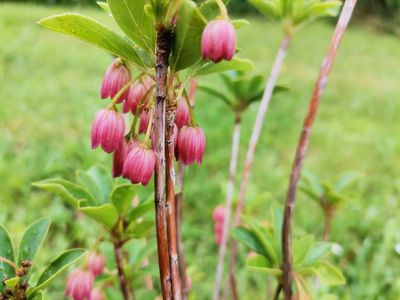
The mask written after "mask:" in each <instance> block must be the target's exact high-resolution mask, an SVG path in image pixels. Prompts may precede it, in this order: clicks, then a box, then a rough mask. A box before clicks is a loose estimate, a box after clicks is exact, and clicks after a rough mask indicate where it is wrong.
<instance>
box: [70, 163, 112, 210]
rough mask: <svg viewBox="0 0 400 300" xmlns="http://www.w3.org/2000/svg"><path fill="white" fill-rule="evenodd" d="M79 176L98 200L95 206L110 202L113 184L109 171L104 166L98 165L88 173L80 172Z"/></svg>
mask: <svg viewBox="0 0 400 300" xmlns="http://www.w3.org/2000/svg"><path fill="white" fill-rule="evenodd" d="M77 175H78V178H79V180H80V181H81V182H82V184H84V185H85V186H86V187H87V189H88V190H89V191H90V192H91V194H92V195H93V196H94V198H95V199H96V200H97V201H96V203H95V204H98V203H107V202H109V197H110V193H111V191H112V185H113V182H112V179H111V175H110V171H109V170H108V169H106V168H105V167H103V166H100V165H96V166H93V167H91V168H90V169H89V170H87V171H86V172H84V171H78V172H77ZM89 204H90V203H89Z"/></svg>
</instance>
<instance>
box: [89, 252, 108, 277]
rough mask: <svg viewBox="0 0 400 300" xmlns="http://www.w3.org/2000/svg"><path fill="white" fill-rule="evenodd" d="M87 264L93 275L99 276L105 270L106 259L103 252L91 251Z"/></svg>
mask: <svg viewBox="0 0 400 300" xmlns="http://www.w3.org/2000/svg"><path fill="white" fill-rule="evenodd" d="M87 264H88V267H89V270H90V272H92V274H93V276H99V275H100V274H102V273H103V272H104V268H105V266H106V259H105V257H104V255H103V254H102V253H101V252H90V253H89V255H88V258H87Z"/></svg>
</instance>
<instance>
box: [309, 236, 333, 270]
mask: <svg viewBox="0 0 400 300" xmlns="http://www.w3.org/2000/svg"><path fill="white" fill-rule="evenodd" d="M331 247H332V246H331V244H330V243H326V242H316V243H314V244H313V245H312V247H311V249H310V250H309V251H308V253H307V257H306V258H305V259H304V261H303V264H302V265H306V266H308V265H313V264H315V263H316V262H318V260H320V259H321V258H323V257H324V256H325V255H327V254H328V253H329V252H330V250H331Z"/></svg>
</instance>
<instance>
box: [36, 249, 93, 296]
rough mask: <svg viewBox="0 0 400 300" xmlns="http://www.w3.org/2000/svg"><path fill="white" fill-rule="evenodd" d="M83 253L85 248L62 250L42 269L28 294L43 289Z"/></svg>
mask: <svg viewBox="0 0 400 300" xmlns="http://www.w3.org/2000/svg"><path fill="white" fill-rule="evenodd" d="M85 253H86V250H85V249H69V250H67V251H65V252H63V253H62V254H61V255H60V256H58V257H57V258H56V259H54V260H53V261H52V262H51V263H50V265H48V266H47V267H46V268H45V269H44V271H43V273H42V274H41V275H40V277H39V280H38V282H37V284H36V286H35V287H34V288H33V289H32V290H31V291H30V292H29V296H30V297H32V296H34V295H35V294H36V293H38V292H39V291H40V290H43V289H44V288H45V287H46V286H47V285H48V284H49V283H50V282H51V281H52V280H54V278H56V277H57V276H58V275H59V274H60V273H61V272H62V271H63V270H65V269H66V268H67V267H68V266H70V265H71V264H73V263H75V262H76V261H77V260H78V259H79V258H81V257H82V256H83V255H84V254H85Z"/></svg>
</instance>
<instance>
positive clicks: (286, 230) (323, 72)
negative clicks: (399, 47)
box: [282, 0, 357, 300]
mask: <svg viewBox="0 0 400 300" xmlns="http://www.w3.org/2000/svg"><path fill="white" fill-rule="evenodd" d="M356 2H357V0H346V1H345V3H344V7H343V10H342V12H341V14H340V18H339V20H338V23H337V25H336V28H335V31H334V33H333V36H332V40H331V42H330V45H329V48H328V52H327V54H326V56H325V58H324V60H323V63H322V65H321V69H320V72H319V75H318V78H317V81H316V83H315V87H314V92H313V95H312V97H311V100H310V104H309V108H308V112H307V115H306V117H305V120H304V124H303V130H302V132H301V135H300V139H299V143H298V145H297V150H296V155H295V159H294V162H293V166H292V173H291V176H290V181H289V187H288V192H287V196H286V202H285V210H284V217H283V227H282V249H283V265H282V271H283V277H282V280H283V281H282V284H283V291H284V296H285V300H292V295H293V292H292V283H293V276H294V274H293V263H292V251H291V227H292V218H293V210H294V205H295V201H296V191H297V184H298V181H299V178H300V173H301V168H302V165H303V161H304V157H305V155H306V152H307V146H308V142H309V139H310V134H311V130H312V126H313V123H314V120H315V116H316V114H317V110H318V105H319V102H320V99H321V95H322V92H323V90H324V88H325V86H326V84H327V82H328V76H329V73H330V71H331V69H332V65H333V62H334V60H335V57H336V54H337V50H338V47H339V44H340V42H341V40H342V37H343V35H344V33H345V31H346V28H347V25H348V23H349V21H350V19H351V15H352V13H353V9H354V6H355V5H356Z"/></svg>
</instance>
